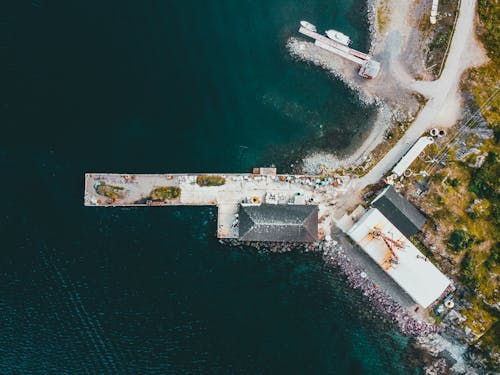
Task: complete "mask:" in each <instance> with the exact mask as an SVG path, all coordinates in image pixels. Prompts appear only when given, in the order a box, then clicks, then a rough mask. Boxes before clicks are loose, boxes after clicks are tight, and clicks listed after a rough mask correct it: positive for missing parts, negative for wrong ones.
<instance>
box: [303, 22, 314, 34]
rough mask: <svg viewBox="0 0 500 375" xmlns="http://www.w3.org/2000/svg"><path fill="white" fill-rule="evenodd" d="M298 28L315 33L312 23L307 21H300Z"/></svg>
mask: <svg viewBox="0 0 500 375" xmlns="http://www.w3.org/2000/svg"><path fill="white" fill-rule="evenodd" d="M300 26H302V27H303V28H304V29H307V30H311V31H314V32H316V31H317V30H316V26H314V25H313V24H312V23H309V22H307V21H300Z"/></svg>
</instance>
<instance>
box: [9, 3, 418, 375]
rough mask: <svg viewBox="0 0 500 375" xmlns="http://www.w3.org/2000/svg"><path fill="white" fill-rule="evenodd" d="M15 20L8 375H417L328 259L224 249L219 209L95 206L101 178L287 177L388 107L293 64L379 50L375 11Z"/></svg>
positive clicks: (226, 6)
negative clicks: (334, 31) (295, 54)
mask: <svg viewBox="0 0 500 375" xmlns="http://www.w3.org/2000/svg"><path fill="white" fill-rule="evenodd" d="M4 7H5V5H2V8H0V9H1V12H0V27H1V29H0V30H1V31H2V32H1V33H0V35H1V38H2V39H1V40H0V47H2V48H1V49H0V53H1V54H2V55H1V57H2V62H1V63H0V64H1V66H2V71H1V74H2V86H3V87H2V90H0V91H1V92H2V97H1V102H0V104H1V107H0V110H1V113H0V114H1V118H0V125H1V129H2V137H1V138H0V170H1V172H2V181H1V182H2V183H1V185H0V186H1V187H0V193H1V196H2V197H3V202H2V206H1V207H2V208H1V211H0V213H1V215H0V231H1V236H2V242H1V243H2V246H1V251H0V317H1V322H2V324H1V325H0V338H1V340H0V374H79V373H99V374H107V373H119V374H127V373H130V374H179V373H200V374H205V373H223V374H229V373H231V374H236V373H238V374H240V373H241V374H406V373H416V372H415V371H416V370H414V369H411V368H409V366H408V365H406V364H405V360H404V358H405V356H406V355H408V353H407V350H408V349H407V339H405V338H404V337H402V336H400V335H399V334H398V333H396V332H395V331H394V330H393V328H392V326H390V325H388V324H387V323H384V322H383V321H382V320H381V319H379V318H378V317H377V316H376V313H375V312H374V311H372V310H371V309H370V308H369V306H367V304H366V301H365V300H364V299H363V297H362V296H361V295H360V294H359V293H358V292H356V291H353V290H351V289H349V288H348V287H347V286H346V284H345V282H344V279H343V277H342V276H341V275H339V274H338V272H337V270H336V269H330V268H328V267H325V266H324V265H323V263H322V261H321V259H320V258H319V257H318V256H315V255H312V254H300V253H291V254H281V255H276V254H268V253H265V252H257V251H256V250H253V249H240V248H233V247H230V246H223V245H221V244H219V243H218V242H217V240H216V239H215V230H216V218H215V214H216V212H215V211H214V210H213V209H209V208H189V207H188V208H163V209H140V210H135V209H134V210H133V209H93V208H84V207H83V196H82V195H83V176H84V172H86V171H110V172H111V171H113V172H129V173H132V172H182V171H185V172H196V171H247V170H249V168H251V167H253V166H255V165H258V164H259V163H265V164H269V163H275V164H277V165H280V166H283V167H287V166H288V165H289V164H290V162H293V161H294V160H295V159H296V158H297V157H298V156H299V155H300V154H301V153H302V152H303V151H304V149H307V148H311V147H319V148H328V149H334V150H337V151H340V152H342V151H346V150H347V149H348V148H349V147H353V145H356V144H357V142H359V140H360V138H361V137H362V136H363V134H364V133H365V131H366V129H367V124H368V122H369V121H368V120H369V119H370V118H371V116H373V109H371V108H366V107H362V106H361V105H360V104H359V102H358V101H357V99H356V97H355V96H354V95H353V93H352V92H350V91H349V90H347V89H346V88H345V87H344V86H343V85H342V84H340V83H339V82H338V81H335V80H334V79H333V78H331V77H329V76H328V75H327V74H326V73H325V72H324V71H322V70H320V69H318V68H316V67H313V66H310V65H308V64H305V63H302V62H296V61H294V60H293V59H291V58H290V57H289V56H288V53H287V51H286V48H285V42H286V40H287V38H288V37H289V36H291V35H297V32H296V29H297V23H298V21H299V20H300V19H308V20H310V21H312V22H315V23H316V24H317V25H318V26H320V27H321V28H325V27H332V28H338V29H341V30H342V31H344V32H346V33H347V34H349V35H350V36H351V38H352V39H353V41H354V42H353V44H354V46H355V47H359V48H360V49H366V48H367V46H368V33H367V23H366V19H365V17H366V12H365V11H366V9H365V4H364V2H363V1H361V0H352V1H334V0H305V1H299V0H294V1H292V0H266V1H264V0H259V1H257V0H253V1H244V0H224V1H48V0H32V1H21V0H19V1H15V2H12V3H11V4H10V5H7V7H6V8H4Z"/></svg>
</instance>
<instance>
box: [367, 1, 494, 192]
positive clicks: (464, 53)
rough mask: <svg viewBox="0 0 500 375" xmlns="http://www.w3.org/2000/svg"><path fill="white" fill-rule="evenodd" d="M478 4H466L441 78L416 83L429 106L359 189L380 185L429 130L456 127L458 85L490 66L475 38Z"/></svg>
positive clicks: (461, 6) (462, 5) (459, 100)
mask: <svg viewBox="0 0 500 375" xmlns="http://www.w3.org/2000/svg"><path fill="white" fill-rule="evenodd" d="M475 15H476V0H462V2H461V4H460V14H459V18H458V20H457V26H456V29H455V33H454V34H453V39H452V41H451V46H450V51H449V54H448V58H447V60H446V63H445V66H444V69H443V72H442V74H441V77H440V78H439V79H438V80H436V81H432V82H428V81H413V82H412V83H411V87H412V88H413V89H414V90H416V91H419V92H420V93H422V94H423V95H424V96H426V97H427V98H428V102H427V104H426V105H425V107H424V108H423V109H422V111H421V112H420V113H419V115H418V116H417V118H416V120H415V121H414V123H413V124H412V125H411V127H410V128H409V129H408V130H407V132H406V133H405V135H404V136H403V137H402V138H401V139H400V141H399V142H398V143H397V144H396V145H395V146H394V147H393V148H392V150H391V151H390V152H389V153H387V155H386V156H385V157H384V158H383V159H382V160H381V161H380V162H379V163H378V164H377V165H375V166H374V167H373V168H372V169H371V171H370V172H369V173H368V174H366V175H365V176H364V177H363V178H361V179H359V180H358V186H359V188H363V187H364V186H366V185H369V184H373V183H376V182H377V181H379V180H380V178H382V177H383V175H384V174H385V173H386V172H387V171H388V170H390V168H392V166H394V165H395V164H396V163H397V162H398V160H399V159H401V157H403V155H404V154H405V153H406V152H407V151H408V150H409V148H410V147H411V145H412V144H413V143H415V142H416V141H417V139H418V138H419V137H420V136H421V135H422V134H423V133H424V132H425V131H427V130H428V129H430V128H432V127H435V126H441V127H442V126H452V125H453V124H454V123H455V122H456V121H457V119H458V117H459V115H460V111H461V99H460V96H459V94H458V85H459V83H460V78H461V76H462V74H463V73H464V71H465V70H466V69H467V68H469V67H472V66H477V65H480V64H482V63H484V62H486V58H485V56H484V53H483V51H482V49H481V47H480V46H479V45H478V42H477V41H476V39H475V36H474V34H475V33H474V19H475Z"/></svg>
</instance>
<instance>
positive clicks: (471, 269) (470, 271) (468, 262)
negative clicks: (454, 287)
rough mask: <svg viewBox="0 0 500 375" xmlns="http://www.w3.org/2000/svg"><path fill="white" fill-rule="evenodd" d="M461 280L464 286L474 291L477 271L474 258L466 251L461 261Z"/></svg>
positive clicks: (476, 282)
mask: <svg viewBox="0 0 500 375" xmlns="http://www.w3.org/2000/svg"><path fill="white" fill-rule="evenodd" d="M461 266H462V280H463V281H464V283H465V285H467V286H468V287H470V288H472V289H474V288H476V286H477V284H478V280H477V271H476V268H477V266H478V264H477V259H476V257H475V256H474V255H473V254H472V253H471V252H470V251H467V253H466V254H465V256H464V258H463V259H462V263H461Z"/></svg>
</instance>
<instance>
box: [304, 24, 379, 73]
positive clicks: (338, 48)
mask: <svg viewBox="0 0 500 375" xmlns="http://www.w3.org/2000/svg"><path fill="white" fill-rule="evenodd" d="M299 33H301V34H303V35H307V36H308V37H310V38H313V39H314V40H315V44H316V45H317V46H318V47H321V48H324V49H326V50H328V51H330V52H333V53H336V54H337V55H339V56H342V57H344V58H346V59H348V60H351V61H352V62H355V63H356V64H358V65H364V64H365V63H366V62H367V61H368V60H370V59H371V58H370V56H369V55H367V54H366V53H363V52H360V51H357V50H355V49H352V48H350V47H347V46H345V45H343V44H341V43H338V42H336V41H334V40H332V39H330V38H327V37H326V36H323V35H321V34H318V33H317V32H314V31H311V30H309V29H306V28H305V27H303V26H301V27H300V28H299Z"/></svg>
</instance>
